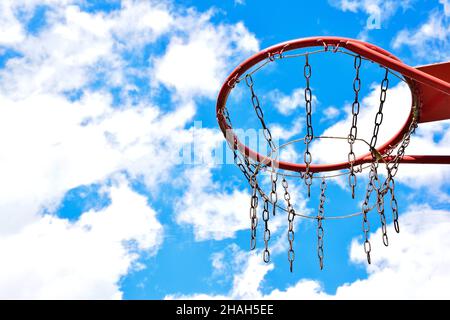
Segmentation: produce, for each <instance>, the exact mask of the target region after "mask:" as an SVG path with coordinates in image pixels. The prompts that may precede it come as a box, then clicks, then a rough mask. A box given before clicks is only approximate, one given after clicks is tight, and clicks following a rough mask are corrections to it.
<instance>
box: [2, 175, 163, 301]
mask: <svg viewBox="0 0 450 320" xmlns="http://www.w3.org/2000/svg"><path fill="white" fill-rule="evenodd" d="M104 192H105V193H107V194H108V195H109V197H110V198H111V204H110V205H109V206H108V207H106V208H104V209H102V210H100V211H95V210H91V211H88V212H85V213H83V214H82V215H81V217H80V219H79V220H78V221H76V222H69V221H68V220H66V219H60V218H57V217H55V216H52V215H45V216H43V217H42V218H40V219H38V220H36V221H34V222H32V223H29V224H27V225H26V226H24V227H23V228H22V230H21V231H20V232H18V233H14V234H9V235H0V254H1V255H2V256H3V257H7V259H3V260H2V266H1V271H2V272H0V288H1V289H0V297H2V298H3V299H11V298H16V299H29V298H33V299H35V298H38V299H55V298H56V299H61V298H70V299H118V298H121V296H122V293H121V292H120V290H119V281H120V278H121V277H122V276H124V275H125V274H127V272H128V271H129V270H130V269H133V268H138V267H139V265H137V264H136V263H135V261H136V259H137V258H138V257H139V255H138V252H139V250H144V251H146V252H147V253H148V254H154V253H156V250H157V249H158V247H159V245H160V243H161V239H162V226H161V224H160V223H159V222H158V220H157V218H156V212H155V211H154V210H153V209H152V208H150V207H148V205H147V200H146V198H145V197H143V196H142V195H139V194H137V193H135V192H134V191H132V190H131V189H130V187H129V186H128V185H127V183H126V182H124V181H123V179H119V180H118V181H117V182H116V183H115V185H114V186H111V187H107V189H106V190H104ZM130 222H131V223H130ZM130 248H131V249H130ZM133 248H134V249H133Z"/></svg>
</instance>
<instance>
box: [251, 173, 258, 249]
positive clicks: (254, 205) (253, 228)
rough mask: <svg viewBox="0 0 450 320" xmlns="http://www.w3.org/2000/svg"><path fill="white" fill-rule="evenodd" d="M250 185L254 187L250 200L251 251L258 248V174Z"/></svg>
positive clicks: (253, 177)
mask: <svg viewBox="0 0 450 320" xmlns="http://www.w3.org/2000/svg"><path fill="white" fill-rule="evenodd" d="M250 185H251V186H252V197H251V200H250V230H251V232H250V250H254V249H255V248H256V227H257V226H258V216H257V213H256V211H257V210H256V209H257V208H258V196H257V194H256V191H257V181H256V174H253V175H252V177H251V178H250Z"/></svg>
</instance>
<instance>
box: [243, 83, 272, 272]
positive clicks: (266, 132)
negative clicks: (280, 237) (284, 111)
mask: <svg viewBox="0 0 450 320" xmlns="http://www.w3.org/2000/svg"><path fill="white" fill-rule="evenodd" d="M245 83H246V84H247V86H248V88H249V89H250V92H251V100H252V105H253V108H254V110H255V113H256V116H257V117H258V119H259V121H260V123H261V126H262V128H263V135H264V138H265V139H266V141H267V144H268V145H269V147H270V150H271V152H272V153H273V152H274V150H275V148H276V147H275V143H274V142H273V140H272V133H271V132H270V129H269V128H268V127H267V125H266V122H265V120H264V113H263V111H262V109H261V105H260V103H259V99H258V96H257V95H256V93H255V90H254V82H253V78H252V76H251V74H246V75H245ZM272 169H273V170H272V173H271V182H272V190H271V192H270V200H271V202H272V214H273V215H275V213H276V204H277V200H278V199H277V197H278V196H277V180H278V173H277V172H276V169H275V168H274V163H273V162H272ZM268 205H269V203H268V199H265V200H264V210H263V220H264V244H265V249H264V251H263V260H264V262H266V263H268V262H269V261H270V252H269V249H268V243H269V240H270V229H269V225H268V222H269V208H268ZM266 218H267V219H266ZM252 237H253V235H252Z"/></svg>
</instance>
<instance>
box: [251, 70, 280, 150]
mask: <svg viewBox="0 0 450 320" xmlns="http://www.w3.org/2000/svg"><path fill="white" fill-rule="evenodd" d="M245 83H246V84H247V86H248V88H249V89H250V93H251V95H252V97H251V100H252V105H253V109H255V113H256V116H257V117H258V119H259V121H260V122H261V126H262V129H263V135H264V138H265V139H266V141H267V143H268V145H269V147H270V150H274V149H275V143H274V142H273V140H272V133H271V132H270V130H269V128H268V127H267V125H266V122H265V120H264V113H263V111H262V109H261V105H260V104H259V98H258V96H257V95H256V93H255V90H254V87H253V86H254V82H253V78H252V76H251V75H250V74H249V73H247V74H246V75H245Z"/></svg>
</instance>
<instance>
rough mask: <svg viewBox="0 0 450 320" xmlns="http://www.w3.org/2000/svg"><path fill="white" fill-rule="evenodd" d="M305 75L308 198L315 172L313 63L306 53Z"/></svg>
mask: <svg viewBox="0 0 450 320" xmlns="http://www.w3.org/2000/svg"><path fill="white" fill-rule="evenodd" d="M303 75H304V77H305V80H306V88H305V109H306V135H305V139H304V142H305V153H304V155H303V160H304V162H305V165H306V169H305V174H304V180H305V185H306V187H307V188H308V198H309V197H310V196H311V185H312V179H313V173H312V172H310V165H311V161H312V156H311V152H310V151H309V144H310V143H311V141H312V140H313V138H314V131H313V126H312V91H311V88H310V78H311V65H310V64H309V60H308V55H305V66H304V68H303Z"/></svg>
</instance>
